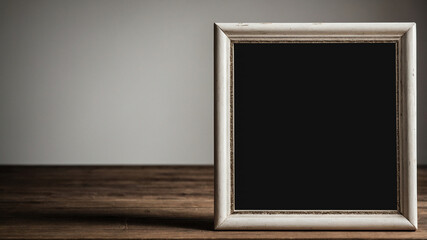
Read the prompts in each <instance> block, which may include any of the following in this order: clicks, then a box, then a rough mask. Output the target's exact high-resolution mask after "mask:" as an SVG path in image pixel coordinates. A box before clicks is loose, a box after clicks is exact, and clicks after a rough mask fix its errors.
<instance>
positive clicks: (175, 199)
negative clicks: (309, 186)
mask: <svg viewBox="0 0 427 240" xmlns="http://www.w3.org/2000/svg"><path fill="white" fill-rule="evenodd" d="M213 194H214V171H213V167H212V166H203V167H202V166H185V167H184V166H181V167H178V166H162V167H160V166H149V167H148V166H147V167H141V166H128V167H117V166H114V167H113V166H111V167H100V166H99V167H91V166H86V167H70V166H67V167H16V166H2V167H0V239H166V238H170V239H257V238H258V239H427V167H419V169H418V220H419V222H418V223H419V229H418V230H417V231H415V232H411V231H388V232H386V231H214V230H213V225H214V223H213V221H214V217H213V212H214V211H213V207H214V206H213Z"/></svg>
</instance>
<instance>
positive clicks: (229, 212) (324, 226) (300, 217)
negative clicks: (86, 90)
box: [214, 23, 417, 230]
mask: <svg viewBox="0 0 427 240" xmlns="http://www.w3.org/2000/svg"><path fill="white" fill-rule="evenodd" d="M377 42H379V43H393V44H395V46H396V55H395V56H396V59H395V61H396V64H395V66H396V92H395V94H396V95H395V97H396V100H395V102H396V108H395V109H396V113H395V116H396V119H395V120H396V142H397V144H396V151H395V152H396V159H397V165H396V169H397V173H396V176H397V185H396V186H397V189H396V190H397V191H396V195H397V208H396V210H378V211H377V210H372V209H370V210H363V209H362V210H354V209H350V210H346V209H339V210H334V209H329V210H316V209H314V210H313V209H310V210H305V209H298V210H286V209H279V210H268V209H267V210H266V209H250V210H247V209H246V210H238V209H236V208H235V200H236V199H235V197H236V196H235V189H234V188H235V176H234V173H235V171H236V169H235V167H236V166H235V162H234V160H235V159H234V158H235V157H237V156H238V152H237V153H236V154H237V155H235V152H234V150H235V149H234V147H235V132H234V130H235V124H236V123H235V118H234V114H235V106H234V97H235V92H234V91H235V89H234V81H235V76H234V64H235V63H234V60H235V56H234V55H233V53H234V52H233V51H234V45H235V44H239V43H250V44H263V43H273V44H274V43H282V44H286V43H316V44H324V43H338V44H339V43H377ZM214 55H215V59H214V84H215V86H214V90H215V94H214V95H215V100H214V105H215V106H214V115H215V119H214V121H215V125H214V127H215V130H214V132H215V140H214V145H215V149H214V153H215V156H214V162H215V208H214V213H215V217H214V227H215V229H216V230H416V229H417V181H416V179H417V178H416V175H417V172H416V171H417V159H416V158H417V157H416V152H417V149H416V25H415V23H215V24H214ZM254 97H255V98H256V97H257V95H256V94H255V96H254ZM257 127H263V126H257V125H256V124H254V125H253V128H257ZM241 161H242V160H241ZM260 164H262V161H261V162H260ZM338 170H339V169H338ZM272 184H273V183H272ZM274 184H280V183H277V182H274ZM293 184H296V185H295V186H296V187H298V181H295V183H293Z"/></svg>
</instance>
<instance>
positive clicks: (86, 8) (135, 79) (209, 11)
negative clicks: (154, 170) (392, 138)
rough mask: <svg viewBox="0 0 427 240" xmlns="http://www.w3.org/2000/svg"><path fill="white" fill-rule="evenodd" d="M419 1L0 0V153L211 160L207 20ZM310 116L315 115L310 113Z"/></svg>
mask: <svg viewBox="0 0 427 240" xmlns="http://www.w3.org/2000/svg"><path fill="white" fill-rule="evenodd" d="M426 12H427V1H407V0H402V1H376V0H365V1H363V0H355V1H346V0H322V1H319V0H311V1H306V0H295V1H268V0H267V1H228V0H227V1H201V0H194V1H182V0H171V1H161V0H153V1H86V0H85V1H78V0H70V1H16V0H11V1H0V164H213V23H214V22H394V21H396V22H406V21H411V22H416V23H417V31H418V161H419V163H420V164H427V67H426V64H427V47H426V45H425V43H426V42H427V14H426ZM314 120H315V119H314Z"/></svg>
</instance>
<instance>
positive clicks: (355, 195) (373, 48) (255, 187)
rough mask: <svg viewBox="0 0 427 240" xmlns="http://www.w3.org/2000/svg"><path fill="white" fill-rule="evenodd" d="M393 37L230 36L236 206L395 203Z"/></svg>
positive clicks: (374, 206) (391, 206)
mask: <svg viewBox="0 0 427 240" xmlns="http://www.w3.org/2000/svg"><path fill="white" fill-rule="evenodd" d="M395 47H396V45H395V43H235V44H234V60H233V63H234V121H235V123H234V141H235V142H234V143H235V145H234V177H235V180H234V193H235V198H234V199H235V200H234V201H235V209H236V210H396V209H397V154H396V50H395V49H396V48H395Z"/></svg>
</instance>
